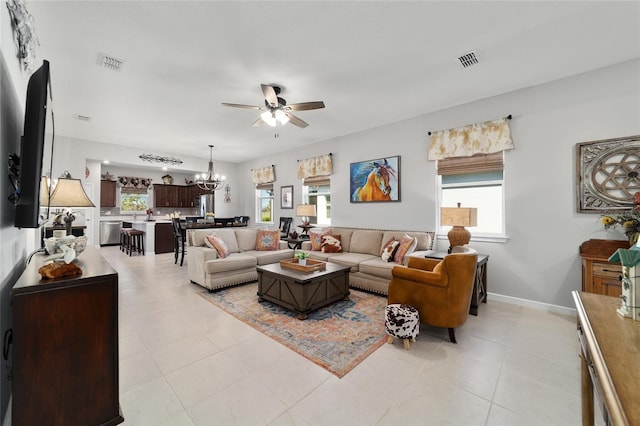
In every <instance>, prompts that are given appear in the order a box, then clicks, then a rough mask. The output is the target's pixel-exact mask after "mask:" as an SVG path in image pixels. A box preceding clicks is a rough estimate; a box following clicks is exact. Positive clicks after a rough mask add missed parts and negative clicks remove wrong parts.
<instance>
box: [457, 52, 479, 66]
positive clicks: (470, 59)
mask: <svg viewBox="0 0 640 426" xmlns="http://www.w3.org/2000/svg"><path fill="white" fill-rule="evenodd" d="M458 61H460V65H462V68H468V67H470V66H472V65H476V64H477V63H478V53H477V52H476V51H475V50H472V51H471V52H467V53H465V54H464V55H462V56H458Z"/></svg>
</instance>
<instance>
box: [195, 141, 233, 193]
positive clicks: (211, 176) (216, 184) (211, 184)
mask: <svg viewBox="0 0 640 426" xmlns="http://www.w3.org/2000/svg"><path fill="white" fill-rule="evenodd" d="M225 179H226V178H225V177H224V176H220V175H219V174H217V173H214V172H213V145H209V169H208V170H207V173H203V174H201V175H196V185H198V188H200V189H202V190H203V191H211V192H213V191H215V190H216V189H220V187H222V185H223V184H224V181H225Z"/></svg>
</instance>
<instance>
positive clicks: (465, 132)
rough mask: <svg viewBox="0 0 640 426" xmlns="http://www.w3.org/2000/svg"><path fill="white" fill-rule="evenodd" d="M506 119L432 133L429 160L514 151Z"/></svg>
mask: <svg viewBox="0 0 640 426" xmlns="http://www.w3.org/2000/svg"><path fill="white" fill-rule="evenodd" d="M513 148H514V146H513V141H512V140H511V129H509V122H508V120H507V119H506V118H501V119H499V120H494V121H485V122H484V123H476V124H470V125H468V126H464V127H458V128H456V129H449V130H440V131H437V132H432V133H431V142H429V155H428V157H429V160H431V161H434V160H442V159H445V158H452V157H470V156H472V155H475V154H492V153H495V152H501V151H506V150H508V149H513Z"/></svg>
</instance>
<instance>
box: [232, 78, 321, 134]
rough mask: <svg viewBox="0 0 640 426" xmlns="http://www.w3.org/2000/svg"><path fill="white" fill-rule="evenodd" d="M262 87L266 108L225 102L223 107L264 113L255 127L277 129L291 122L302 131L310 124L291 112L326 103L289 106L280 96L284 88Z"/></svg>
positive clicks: (316, 107) (266, 85)
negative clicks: (266, 125) (276, 127)
mask: <svg viewBox="0 0 640 426" xmlns="http://www.w3.org/2000/svg"><path fill="white" fill-rule="evenodd" d="M260 87H262V93H263V94H264V105H265V106H264V107H260V106H255V105H244V104H230V103H227V102H223V103H222V105H224V106H228V107H233V108H247V109H257V110H259V111H264V112H263V113H262V114H260V118H258V119H257V120H256V121H255V122H254V123H253V127H256V126H261V125H263V124H268V125H269V126H271V127H275V126H276V125H277V124H278V123H280V124H281V125H283V124H286V123H288V122H291V124H293V125H295V126H298V127H300V128H302V129H304V128H305V127H307V126H308V125H309V123H307V122H305V121H304V120H302V119H300V118H299V117H296V116H295V115H293V114H291V111H309V110H312V109H320V108H324V102H322V101H315V102H302V103H298V104H291V105H287V101H286V100H284V99H283V98H281V97H279V96H278V95H279V94H280V92H281V91H282V88H280V87H279V86H270V85H268V84H261V85H260Z"/></svg>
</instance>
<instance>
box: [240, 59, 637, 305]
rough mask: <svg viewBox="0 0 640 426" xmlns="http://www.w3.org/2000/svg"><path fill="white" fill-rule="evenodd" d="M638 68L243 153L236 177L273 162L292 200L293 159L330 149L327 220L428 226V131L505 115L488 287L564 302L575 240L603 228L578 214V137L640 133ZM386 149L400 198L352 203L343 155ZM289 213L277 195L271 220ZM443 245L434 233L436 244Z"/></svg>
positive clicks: (431, 208)
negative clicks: (295, 145)
mask: <svg viewBox="0 0 640 426" xmlns="http://www.w3.org/2000/svg"><path fill="white" fill-rule="evenodd" d="M639 75H640V60H635V61H630V62H626V63H622V64H618V65H615V66H611V67H607V68H604V69H600V70H596V71H593V72H588V73H585V74H581V75H578V76H575V77H571V78H567V79H563V80H559V81H556V82H552V83H548V84H543V85H540V86H535V87H531V88H527V89H522V90H518V91H514V92H511V93H507V94H504V95H501V96H495V97H492V98H488V99H484V100H481V101H477V102H473V103H469V104H466V105H461V106H458V107H455V108H450V109H447V110H442V111H438V112H435V113H431V114H426V115H422V116H419V117H416V118H413V119H410V120H405V121H402V122H398V123H393V124H390V125H386V126H382V127H379V128H375V129H369V130H367V131H364V132H360V133H356V134H352V135H347V136H344V137H340V138H335V139H332V140H329V141H324V142H321V143H318V144H315V145H312V146H310V147H304V148H300V149H298V150H294V151H289V152H283V153H280V154H277V155H272V156H269V157H266V158H262V159H259V160H255V161H249V162H246V163H243V164H241V165H240V166H239V168H240V169H239V171H238V175H239V177H240V179H243V180H244V183H243V187H246V188H249V189H251V182H250V177H249V170H250V169H251V168H253V167H260V166H264V165H267V164H275V165H276V178H277V180H276V182H275V184H274V187H275V189H276V194H277V195H278V194H279V191H280V186H283V185H291V184H294V186H295V187H294V204H297V203H299V202H300V200H301V183H300V181H299V180H298V179H297V178H296V173H295V168H296V160H298V159H301V158H307V157H311V156H315V155H320V154H328V153H329V152H332V153H333V161H334V174H333V175H332V177H331V208H332V216H333V217H332V224H334V225H336V226H357V227H373V228H376V227H384V228H391V229H403V230H406V229H416V230H435V229H436V223H435V213H436V211H435V210H436V209H435V199H436V193H435V192H436V174H435V164H434V162H430V161H427V144H428V136H427V132H428V131H431V130H441V129H447V128H452V127H459V126H463V125H466V124H470V123H476V122H481V121H485V120H492V119H496V118H500V117H504V116H506V115H508V114H512V115H513V119H512V120H511V121H510V126H511V130H512V134H513V140H514V143H515V146H516V149H515V150H513V151H509V152H507V154H506V166H505V179H506V183H505V185H506V206H507V207H506V221H507V235H508V237H509V239H508V241H507V242H506V243H486V242H472V245H474V246H475V247H476V248H477V249H478V250H479V251H480V252H481V253H485V254H488V255H489V256H490V258H489V269H488V280H489V281H488V286H489V292H492V293H498V294H501V295H505V296H511V297H517V298H523V299H528V300H533V301H538V302H543V303H550V304H554V305H561V306H567V307H571V306H573V304H572V301H571V296H570V292H571V291H572V290H578V289H580V287H581V266H580V257H579V255H578V247H579V245H580V244H581V243H582V242H583V241H585V240H588V239H590V238H591V236H592V235H593V234H594V233H595V232H597V231H599V230H600V228H601V227H600V225H599V222H598V217H599V216H598V215H594V214H580V213H576V176H575V175H576V160H575V145H576V144H577V143H580V142H585V141H591V140H598V139H605V138H613V137H621V136H631V135H637V134H640V87H639V86H640V82H639V79H638V76H639ZM425 96H428V94H425ZM393 155H400V156H401V173H400V174H401V200H402V201H401V202H399V203H371V204H352V203H350V197H349V163H351V162H355V161H362V160H368V159H373V158H380V157H386V156H393ZM253 197H254V195H253V191H251V190H249V191H248V192H247V193H246V194H245V195H244V197H243V204H244V209H245V210H247V211H252V210H253V204H254V199H253ZM292 214H293V212H292V211H291V210H283V211H280V205H279V202H276V208H275V216H274V217H275V218H276V219H277V218H278V217H279V216H291V215H292ZM296 222H297V221H296V220H294V224H295V223H296ZM471 231H473V230H471ZM472 233H473V232H472ZM447 245H448V242H447V241H446V240H440V241H438V246H439V248H440V249H445V248H446V246H447Z"/></svg>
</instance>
